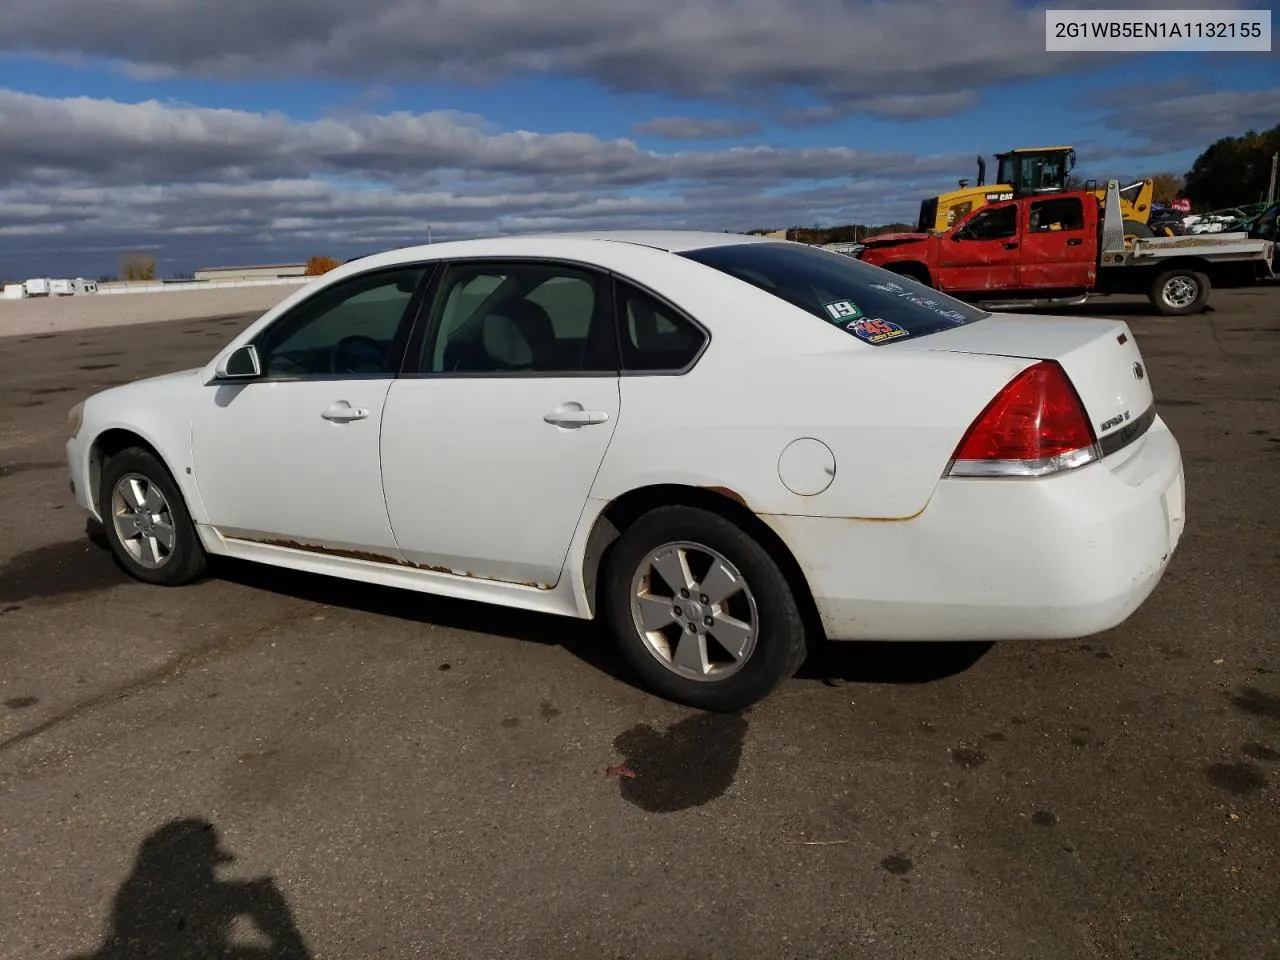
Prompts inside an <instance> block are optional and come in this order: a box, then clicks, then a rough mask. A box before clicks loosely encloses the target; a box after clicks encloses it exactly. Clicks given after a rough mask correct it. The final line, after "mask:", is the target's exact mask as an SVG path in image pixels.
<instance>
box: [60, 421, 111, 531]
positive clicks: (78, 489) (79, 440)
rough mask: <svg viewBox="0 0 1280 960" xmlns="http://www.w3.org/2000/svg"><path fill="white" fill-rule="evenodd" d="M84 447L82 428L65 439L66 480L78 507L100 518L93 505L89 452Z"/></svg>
mask: <svg viewBox="0 0 1280 960" xmlns="http://www.w3.org/2000/svg"><path fill="white" fill-rule="evenodd" d="M86 447H87V441H86V440H85V439H84V431H83V430H81V431H80V434H79V435H78V436H75V437H72V438H71V439H70V440H68V441H67V447H66V452H67V474H68V481H67V482H68V485H69V486H70V488H71V495H72V496H73V497H75V500H76V503H77V504H78V505H79V506H80V508H81V509H82V510H86V511H88V512H89V513H90V514H91V515H92V516H93V517H94V519H98V520H100V519H102V518H101V517H99V516H98V512H97V510H96V509H95V508H94V505H93V493H92V482H93V480H92V476H91V470H90V464H89V455H88V454H89V452H88V450H87V449H86Z"/></svg>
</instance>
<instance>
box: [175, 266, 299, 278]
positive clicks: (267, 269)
mask: <svg viewBox="0 0 1280 960" xmlns="http://www.w3.org/2000/svg"><path fill="white" fill-rule="evenodd" d="M306 275H307V265H306V264H305V263H276V264H264V265H262V266H257V267H203V268H201V269H199V270H197V271H196V272H195V279H197V280H276V279H279V278H282V277H305V276H306Z"/></svg>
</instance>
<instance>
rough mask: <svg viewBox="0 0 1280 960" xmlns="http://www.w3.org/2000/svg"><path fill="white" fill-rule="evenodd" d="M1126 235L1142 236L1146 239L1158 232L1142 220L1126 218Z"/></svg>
mask: <svg viewBox="0 0 1280 960" xmlns="http://www.w3.org/2000/svg"><path fill="white" fill-rule="evenodd" d="M1124 235H1125V236H1126V237H1142V238H1143V239H1144V240H1146V239H1149V238H1151V237H1154V236H1155V235H1156V233H1155V231H1154V230H1152V229H1151V227H1150V226H1149V225H1147V224H1145V223H1143V222H1142V221H1141V220H1126V221H1125V222H1124Z"/></svg>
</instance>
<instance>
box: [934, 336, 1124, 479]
mask: <svg viewBox="0 0 1280 960" xmlns="http://www.w3.org/2000/svg"><path fill="white" fill-rule="evenodd" d="M1098 458H1099V454H1098V446H1097V438H1096V437H1095V436H1094V434H1093V427H1092V426H1091V425H1090V423H1089V417H1088V415H1087V414H1086V413H1085V409H1084V404H1082V403H1081V402H1080V397H1079V395H1078V394H1077V393H1076V391H1075V388H1074V387H1073V386H1072V385H1071V381H1070V380H1068V379H1067V375H1066V373H1064V372H1063V370H1062V368H1061V367H1060V366H1058V365H1057V364H1056V363H1053V362H1051V361H1046V362H1044V363H1037V364H1036V365H1035V366H1033V367H1028V368H1027V369H1026V370H1024V371H1022V373H1020V374H1018V376H1016V377H1015V378H1014V379H1013V380H1012V381H1010V382H1009V384H1008V385H1007V386H1006V387H1005V388H1004V389H1003V390H1001V391H1000V392H999V393H998V394H997V395H996V398H995V399H994V400H992V401H991V402H990V403H989V404H987V408H986V409H985V410H983V411H982V413H981V414H979V415H978V419H977V420H975V421H974V422H973V425H972V426H971V427H969V432H968V433H966V434H965V435H964V439H963V440H961V441H960V446H959V447H957V448H956V452H955V455H954V457H953V458H952V463H951V467H950V469H949V470H948V475H949V476H953V477H1043V476H1046V475H1047V474H1051V473H1060V472H1061V471H1063V470H1074V469H1075V468H1076V467H1082V466H1084V465H1085V464H1087V463H1092V462H1093V461H1094V460H1097V459H1098Z"/></svg>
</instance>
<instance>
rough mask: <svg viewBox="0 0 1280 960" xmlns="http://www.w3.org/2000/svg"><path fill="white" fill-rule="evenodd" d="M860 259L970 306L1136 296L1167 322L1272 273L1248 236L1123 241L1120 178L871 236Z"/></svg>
mask: <svg viewBox="0 0 1280 960" xmlns="http://www.w3.org/2000/svg"><path fill="white" fill-rule="evenodd" d="M855 255H856V256H857V257H858V258H859V259H860V260H863V261H865V262H867V263H870V264H873V265H875V266H878V267H884V268H885V269H887V270H891V271H893V272H894V273H899V274H903V275H905V276H909V277H912V278H913V279H916V280H919V281H921V282H922V283H925V284H927V285H928V286H931V287H933V288H934V289H936V290H941V291H943V292H944V293H949V294H952V295H953V296H955V297H957V298H959V299H961V300H966V301H970V302H992V301H994V302H999V303H1002V304H1021V305H1035V304H1046V303H1050V304H1052V303H1081V302H1083V301H1084V300H1085V299H1087V298H1088V297H1089V296H1090V295H1092V294H1111V293H1138V294H1146V295H1147V297H1148V298H1149V299H1150V301H1151V303H1152V305H1153V306H1154V307H1155V309H1156V310H1157V311H1158V312H1160V313H1162V314H1166V315H1169V316H1181V315H1185V314H1190V313H1195V312H1197V311H1200V310H1203V309H1204V306H1205V304H1206V303H1207V302H1208V299H1209V291H1210V288H1211V286H1212V285H1213V284H1215V283H1216V284H1218V285H1220V286H1224V285H1235V284H1242V283H1252V282H1254V281H1255V280H1256V279H1258V278H1262V277H1269V276H1273V275H1274V262H1273V258H1274V256H1275V254H1274V246H1273V245H1272V244H1269V243H1268V242H1266V241H1265V240H1262V239H1251V238H1250V237H1249V236H1248V235H1247V234H1245V233H1241V234H1215V235H1212V236H1207V235H1200V236H1193V237H1153V238H1137V239H1133V238H1131V239H1130V240H1128V241H1126V238H1125V236H1124V227H1123V218H1122V217H1121V215H1120V197H1119V184H1118V183H1117V182H1116V181H1114V180H1113V181H1111V182H1110V183H1109V184H1108V186H1107V199H1106V200H1105V201H1104V202H1103V203H1099V202H1098V200H1097V198H1096V195H1095V194H1093V193H1091V192H1086V191H1063V192H1054V193H1044V194H1039V195H1033V196H1028V197H1022V198H1021V199H1017V200H1009V201H1005V202H999V203H992V204H988V205H987V206H984V207H981V208H980V209H978V210H977V211H975V212H974V213H973V214H972V215H970V216H969V217H967V218H965V219H964V220H962V221H960V222H958V223H956V224H955V225H953V226H952V227H951V228H949V229H948V230H947V231H946V232H943V233H894V234H880V235H879V236H874V237H869V238H868V239H867V240H865V241H863V243H862V244H861V245H860V249H858V251H857V253H856V254H855Z"/></svg>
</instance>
